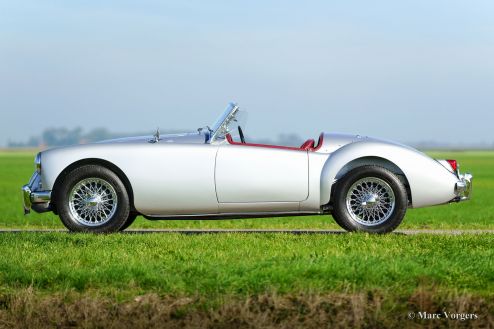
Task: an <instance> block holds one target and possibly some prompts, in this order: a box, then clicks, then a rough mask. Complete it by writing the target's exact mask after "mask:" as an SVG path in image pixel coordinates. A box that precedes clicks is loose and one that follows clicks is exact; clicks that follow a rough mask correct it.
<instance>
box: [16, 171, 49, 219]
mask: <svg viewBox="0 0 494 329" xmlns="http://www.w3.org/2000/svg"><path fill="white" fill-rule="evenodd" d="M22 202H23V206H24V214H25V215H27V214H29V213H30V212H31V209H33V210H34V211H36V212H40V213H41V212H45V211H50V210H51V205H50V202H51V191H42V190H41V177H40V175H39V174H38V172H35V173H34V174H33V176H32V177H31V179H30V180H29V183H28V184H26V185H24V186H23V187H22Z"/></svg>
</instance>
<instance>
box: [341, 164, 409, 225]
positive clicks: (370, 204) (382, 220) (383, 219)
mask: <svg viewBox="0 0 494 329" xmlns="http://www.w3.org/2000/svg"><path fill="white" fill-rule="evenodd" d="M383 182H385V183H383ZM354 184H356V185H354ZM352 187H353V188H352ZM359 188H360V189H359ZM350 189H352V191H350ZM376 189H377V190H378V191H379V192H375V191H376ZM388 192H389V193H388ZM378 193H379V194H378ZM393 194H394V198H393ZM360 197H361V198H362V200H363V202H361V200H359V198H360ZM393 199H394V206H392V204H393V202H392V200H393ZM347 200H348V206H347ZM378 207H379V208H378ZM407 207H408V198H407V190H406V188H405V186H404V185H403V183H402V182H401V181H400V180H399V179H398V177H396V175H394V174H393V173H392V172H391V171H389V170H387V169H385V168H383V167H379V166H362V167H358V168H355V169H353V170H351V171H349V172H348V173H347V174H346V175H345V176H343V178H341V179H340V180H338V182H337V183H336V186H335V190H334V195H333V212H332V216H333V218H334V219H335V221H336V223H338V225H340V226H341V227H342V228H344V229H345V230H347V231H350V232H354V231H361V232H367V233H388V232H391V231H393V230H394V229H396V228H397V227H398V225H400V223H401V222H402V220H403V218H404V217H405V213H406V210H407ZM377 209H381V210H377ZM367 211H369V213H370V214H372V215H369V214H368V213H366V212H367ZM376 218H377V219H376Z"/></svg>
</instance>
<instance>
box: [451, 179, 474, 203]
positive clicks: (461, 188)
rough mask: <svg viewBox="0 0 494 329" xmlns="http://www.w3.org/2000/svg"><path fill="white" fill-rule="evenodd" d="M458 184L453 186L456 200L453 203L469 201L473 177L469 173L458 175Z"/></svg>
mask: <svg viewBox="0 0 494 329" xmlns="http://www.w3.org/2000/svg"><path fill="white" fill-rule="evenodd" d="M458 179H459V180H458V182H456V185H455V194H456V198H455V199H454V200H453V201H456V202H460V201H465V200H470V198H471V196H472V180H473V176H472V175H471V174H469V173H465V174H460V173H458Z"/></svg>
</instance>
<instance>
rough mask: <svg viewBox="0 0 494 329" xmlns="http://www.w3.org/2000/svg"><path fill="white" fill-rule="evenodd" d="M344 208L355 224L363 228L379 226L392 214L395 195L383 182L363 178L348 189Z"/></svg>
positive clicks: (372, 178) (377, 179) (374, 178)
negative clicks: (363, 226)
mask: <svg viewBox="0 0 494 329" xmlns="http://www.w3.org/2000/svg"><path fill="white" fill-rule="evenodd" d="M346 208H347V210H348V213H349V214H350V216H351V217H352V219H353V220H355V221H356V222H357V223H359V224H361V225H365V226H375V225H379V224H381V223H383V222H385V221H386V220H388V219H389V218H390V217H391V215H392V214H393V210H394V209H395V194H394V192H393V189H392V188H391V186H390V185H389V184H388V183H387V182H385V181H384V180H382V179H380V178H376V177H364V178H361V179H359V180H357V181H356V182H355V183H353V185H352V186H351V187H350V188H349V189H348V193H347V195H346Z"/></svg>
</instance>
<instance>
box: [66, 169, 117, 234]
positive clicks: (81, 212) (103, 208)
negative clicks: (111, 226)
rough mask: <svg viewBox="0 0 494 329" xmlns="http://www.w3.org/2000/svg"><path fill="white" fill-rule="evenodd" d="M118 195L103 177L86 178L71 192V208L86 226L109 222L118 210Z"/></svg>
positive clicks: (77, 218)
mask: <svg viewBox="0 0 494 329" xmlns="http://www.w3.org/2000/svg"><path fill="white" fill-rule="evenodd" d="M117 205H118V197H117V192H116V191H115V189H114V187H113V186H112V185H111V184H110V183H108V182H107V181H106V180H104V179H101V178H85V179H83V180H81V181H79V182H78V183H77V184H75V185H74V187H73V188H72V189H71V190H70V192H69V210H70V213H71V215H72V216H73V218H74V219H75V220H76V221H77V222H79V223H80V224H82V225H85V226H100V225H103V224H105V223H107V222H108V221H109V220H110V219H111V218H112V217H113V215H114V214H115V212H116V211H117Z"/></svg>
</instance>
